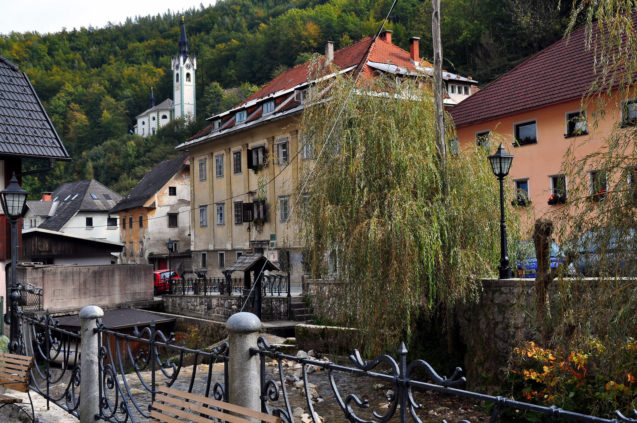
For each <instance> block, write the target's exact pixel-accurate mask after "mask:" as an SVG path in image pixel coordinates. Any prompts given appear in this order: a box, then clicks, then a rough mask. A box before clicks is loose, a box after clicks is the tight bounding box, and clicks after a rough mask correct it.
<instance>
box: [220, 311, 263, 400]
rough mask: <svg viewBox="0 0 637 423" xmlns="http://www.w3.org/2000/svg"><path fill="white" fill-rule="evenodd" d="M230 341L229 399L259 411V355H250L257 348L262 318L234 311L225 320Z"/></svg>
mask: <svg viewBox="0 0 637 423" xmlns="http://www.w3.org/2000/svg"><path fill="white" fill-rule="evenodd" d="M226 329H228V335H229V344H230V356H229V363H228V364H229V367H230V374H229V377H230V389H229V393H230V402H231V403H232V404H236V405H240V406H242V407H246V408H250V409H252V410H255V411H261V399H260V396H261V384H260V376H259V360H260V359H259V355H257V354H254V355H253V354H251V353H250V348H257V338H258V335H259V331H260V330H261V320H259V318H258V317H257V316H255V315H254V314H252V313H246V312H241V313H236V314H233V315H232V316H230V318H229V319H228V321H227V322H226Z"/></svg>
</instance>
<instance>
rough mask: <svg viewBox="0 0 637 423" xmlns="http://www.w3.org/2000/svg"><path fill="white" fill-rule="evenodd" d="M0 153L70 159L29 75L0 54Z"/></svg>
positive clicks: (4, 154)
mask: <svg viewBox="0 0 637 423" xmlns="http://www.w3.org/2000/svg"><path fill="white" fill-rule="evenodd" d="M0 155H3V156H20V157H38V158H53V159H57V160H69V154H68V152H67V151H66V148H64V145H63V144H62V140H60V137H59V136H58V134H57V132H55V128H54V127H53V124H52V123H51V120H50V119H49V117H48V116H47V114H46V111H45V110H44V107H43V106H42V103H41V102H40V99H39V98H38V96H37V94H36V93H35V90H34V89H33V86H32V85H31V82H29V78H28V77H27V75H26V74H25V73H24V72H20V71H19V70H18V67H17V66H16V65H14V64H13V63H11V62H10V61H8V60H7V59H6V58H4V57H2V56H0Z"/></svg>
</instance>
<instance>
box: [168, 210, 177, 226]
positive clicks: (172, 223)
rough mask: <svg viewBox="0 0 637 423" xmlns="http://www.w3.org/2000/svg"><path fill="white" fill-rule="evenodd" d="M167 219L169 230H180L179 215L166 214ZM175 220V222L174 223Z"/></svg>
mask: <svg viewBox="0 0 637 423" xmlns="http://www.w3.org/2000/svg"><path fill="white" fill-rule="evenodd" d="M166 217H168V227H169V228H178V227H179V214H178V213H166ZM173 220H174V222H173Z"/></svg>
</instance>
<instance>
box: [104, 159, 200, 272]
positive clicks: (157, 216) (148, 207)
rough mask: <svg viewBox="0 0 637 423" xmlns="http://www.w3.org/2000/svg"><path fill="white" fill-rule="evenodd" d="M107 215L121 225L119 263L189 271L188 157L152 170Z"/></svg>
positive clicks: (162, 164)
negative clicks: (116, 219) (121, 245)
mask: <svg viewBox="0 0 637 423" xmlns="http://www.w3.org/2000/svg"><path fill="white" fill-rule="evenodd" d="M110 212H111V214H112V215H117V216H118V217H119V221H120V222H121V225H120V228H119V237H120V241H121V242H122V243H123V244H124V246H125V249H124V251H123V253H122V255H121V256H120V263H124V264H132V263H139V264H142V263H149V264H152V265H153V267H154V269H155V270H159V269H166V268H168V267H169V266H170V267H171V268H172V269H176V270H178V271H181V272H183V271H184V270H191V266H190V214H191V213H190V160H189V156H188V154H181V155H179V156H177V157H175V158H173V159H170V160H165V161H163V162H161V163H159V164H158V165H157V166H155V167H154V168H152V169H151V170H150V171H149V172H148V173H146V175H144V177H143V178H142V179H141V180H140V181H139V183H138V184H137V185H135V186H134V187H133V189H132V190H131V191H130V192H129V193H128V195H127V196H126V197H124V198H123V199H122V200H121V201H119V202H118V203H117V204H116V205H115V206H114V207H113V208H112V209H111V211H110ZM169 241H173V242H171V244H170V245H171V250H170V251H169V250H168V246H167V245H168V242H169Z"/></svg>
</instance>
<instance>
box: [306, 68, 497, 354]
mask: <svg viewBox="0 0 637 423" xmlns="http://www.w3.org/2000/svg"><path fill="white" fill-rule="evenodd" d="M328 83H329V84H330V85H329V87H325V86H324V85H323V86H321V85H320V84H319V86H316V87H315V89H314V90H312V92H313V93H321V97H320V98H314V97H313V95H311V96H310V100H311V101H314V103H315V105H314V106H311V107H307V108H306V109H305V111H304V113H303V118H302V131H303V134H304V137H305V139H306V142H311V143H312V144H313V147H314V152H315V161H314V166H315V167H314V168H313V170H312V173H311V175H307V174H306V181H307V185H302V187H303V188H304V189H303V192H301V193H299V197H300V198H305V200H304V201H303V207H302V210H303V213H302V216H303V227H304V230H305V239H306V242H307V246H306V249H307V255H306V257H307V262H308V265H309V267H311V271H312V275H313V277H315V278H322V279H329V280H333V281H334V282H335V283H334V285H333V286H337V287H340V291H339V292H337V293H335V292H334V291H332V292H331V293H330V294H328V295H325V296H323V300H324V301H329V305H330V314H331V316H330V317H331V319H332V320H334V321H335V323H339V324H344V325H348V326H353V327H357V328H359V329H361V333H362V335H363V338H364V339H363V341H364V345H365V346H366V349H367V350H368V351H369V352H376V351H378V350H380V349H383V348H384V347H387V346H391V347H392V348H394V347H395V345H396V341H397V340H400V339H403V340H408V339H409V338H410V337H411V336H412V335H413V334H414V329H415V328H414V322H416V320H417V319H418V318H419V317H421V316H427V315H429V313H431V312H432V311H433V310H435V309H437V308H438V307H444V308H445V309H451V308H452V307H453V306H454V305H455V304H458V303H459V302H463V301H465V300H467V299H468V298H471V297H472V296H473V295H475V294H476V292H477V289H478V284H477V282H478V279H479V278H480V277H484V276H488V275H493V274H494V272H493V268H494V265H495V264H496V263H497V261H498V257H499V249H498V248H499V243H498V234H499V232H498V231H499V226H498V216H499V215H498V204H499V203H498V201H499V200H498V195H497V193H498V189H497V186H496V178H495V177H494V176H493V173H492V171H491V169H490V167H489V164H488V161H487V159H486V156H485V153H484V152H483V151H481V150H479V151H475V154H457V153H456V154H450V155H449V156H448V157H447V165H446V169H447V180H448V181H449V186H448V195H447V198H445V195H444V193H443V177H442V175H441V174H440V171H439V169H440V166H439V160H440V155H439V154H438V148H437V144H436V135H435V134H436V130H435V118H434V114H435V112H434V105H433V101H432V92H431V91H430V89H429V88H427V87H428V86H429V84H428V81H414V82H405V81H403V82H401V83H400V84H399V85H396V82H395V81H394V80H393V79H392V80H389V79H384V78H378V79H376V80H374V81H373V82H365V83H364V84H363V85H361V84H360V83H359V84H354V83H353V82H352V81H351V80H350V79H349V78H348V77H340V76H339V77H337V78H335V80H329V81H327V82H325V84H328ZM326 92H329V99H327V100H326V99H325V98H324V97H323V96H324V95H325V93H326ZM319 100H320V101H319ZM446 131H447V137H446V138H447V139H453V138H454V137H453V133H452V132H453V131H452V128H451V127H447V128H446ZM450 147H451V146H450V145H447V148H450ZM454 148H456V149H457V146H454ZM450 150H453V149H451V148H450ZM319 301H320V299H319Z"/></svg>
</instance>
